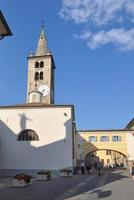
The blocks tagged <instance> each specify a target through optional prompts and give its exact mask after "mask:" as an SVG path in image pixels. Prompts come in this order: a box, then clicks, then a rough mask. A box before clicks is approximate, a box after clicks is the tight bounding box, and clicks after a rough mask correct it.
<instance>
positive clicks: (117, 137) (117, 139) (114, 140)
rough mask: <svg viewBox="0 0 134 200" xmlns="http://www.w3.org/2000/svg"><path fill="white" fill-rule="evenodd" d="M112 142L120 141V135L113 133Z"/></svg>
mask: <svg viewBox="0 0 134 200" xmlns="http://www.w3.org/2000/svg"><path fill="white" fill-rule="evenodd" d="M112 141H113V142H121V136H118V135H115V136H113V137H112Z"/></svg>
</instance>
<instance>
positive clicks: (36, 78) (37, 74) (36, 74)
mask: <svg viewBox="0 0 134 200" xmlns="http://www.w3.org/2000/svg"><path fill="white" fill-rule="evenodd" d="M34 80H35V81H37V80H39V73H38V72H35V77H34Z"/></svg>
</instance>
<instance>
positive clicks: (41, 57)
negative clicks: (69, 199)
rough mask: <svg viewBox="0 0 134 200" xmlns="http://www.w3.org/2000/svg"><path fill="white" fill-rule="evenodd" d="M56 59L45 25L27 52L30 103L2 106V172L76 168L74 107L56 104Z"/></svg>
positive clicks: (0, 136)
mask: <svg viewBox="0 0 134 200" xmlns="http://www.w3.org/2000/svg"><path fill="white" fill-rule="evenodd" d="M54 70H55V64H54V59H53V56H52V54H51V53H50V51H49V50H48V47H47V40H46V36H45V33H44V27H42V30H41V34H40V36H39V41H38V45H37V50H36V53H35V54H30V55H29V56H28V80H27V103H24V104H21V105H19V104H18V105H13V106H1V107H0V157H1V162H0V173H1V174H2V175H4V174H5V175H11V174H16V173H17V172H25V171H28V172H29V173H32V174H33V173H36V172H37V171H39V170H44V169H49V170H53V171H55V170H56V171H57V170H59V169H61V168H67V167H68V168H73V166H74V164H75V158H74V134H75V129H74V127H75V126H74V122H75V116H74V107H73V105H55V104H54Z"/></svg>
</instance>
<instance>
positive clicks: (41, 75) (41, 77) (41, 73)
mask: <svg viewBox="0 0 134 200" xmlns="http://www.w3.org/2000/svg"><path fill="white" fill-rule="evenodd" d="M40 80H43V72H40Z"/></svg>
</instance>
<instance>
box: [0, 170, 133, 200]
mask: <svg viewBox="0 0 134 200" xmlns="http://www.w3.org/2000/svg"><path fill="white" fill-rule="evenodd" d="M133 197H134V181H133V180H132V178H131V175H130V174H129V171H128V170H126V169H107V170H103V172H102V175H101V176H98V175H96V174H91V175H74V176H73V177H57V178H54V179H52V180H50V181H47V182H45V181H44V182H43V181H37V180H34V181H33V184H32V185H31V186H27V187H24V188H13V187H11V186H10V187H7V188H6V187H5V188H3V189H0V200H64V199H66V200H89V199H91V200H97V199H101V200H104V199H105V200H133Z"/></svg>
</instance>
